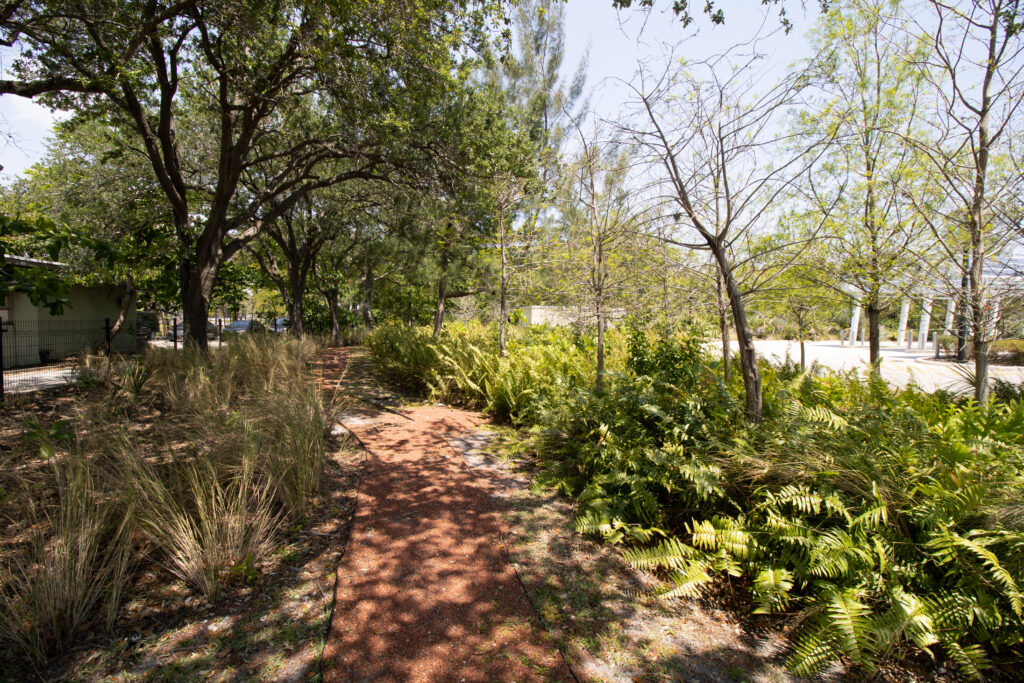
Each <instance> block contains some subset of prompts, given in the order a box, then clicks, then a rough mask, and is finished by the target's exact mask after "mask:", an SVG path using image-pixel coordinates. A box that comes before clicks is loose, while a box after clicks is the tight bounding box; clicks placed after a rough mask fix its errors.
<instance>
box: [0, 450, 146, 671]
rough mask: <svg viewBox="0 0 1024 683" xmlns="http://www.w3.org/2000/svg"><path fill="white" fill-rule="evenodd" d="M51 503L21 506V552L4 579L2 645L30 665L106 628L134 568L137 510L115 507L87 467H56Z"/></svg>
mask: <svg viewBox="0 0 1024 683" xmlns="http://www.w3.org/2000/svg"><path fill="white" fill-rule="evenodd" d="M53 475H54V477H53V483H54V485H55V489H56V500H42V501H34V500H32V499H31V498H30V499H28V500H27V501H26V505H25V507H24V508H23V512H24V513H25V523H26V525H27V526H28V528H29V529H30V530H31V531H30V532H29V533H30V538H29V540H28V542H27V544H26V547H25V548H24V549H23V551H22V552H21V553H19V554H16V555H15V556H14V558H13V560H12V561H11V562H10V563H9V565H8V566H6V567H5V568H4V572H3V574H2V579H3V584H2V589H0V640H2V641H3V642H5V643H6V644H7V645H8V646H9V647H11V648H12V649H13V650H14V651H15V652H17V653H20V654H22V655H24V656H26V657H27V658H28V659H29V660H30V661H31V662H32V664H33V665H34V666H37V667H38V666H41V665H43V664H44V663H45V662H46V660H47V658H49V657H50V656H52V655H55V654H60V653H62V652H63V651H65V650H66V649H67V647H68V646H69V645H70V644H71V643H72V642H73V641H74V640H75V639H77V638H79V637H80V636H82V635H83V634H85V633H87V632H90V631H93V630H96V629H97V628H99V630H103V629H108V628H109V627H110V626H111V625H112V623H113V620H114V617H115V615H116V614H117V609H118V607H119V606H120V603H121V598H122V597H123V595H124V591H125V588H126V585H127V581H128V576H129V570H130V567H131V562H132V557H131V550H132V548H131V535H132V530H133V527H134V524H135V512H136V510H137V508H136V506H135V505H134V502H133V500H132V497H131V495H130V494H129V495H127V496H126V497H125V498H122V499H119V500H115V499H113V498H112V497H111V496H109V495H107V492H106V491H105V490H104V488H103V485H102V480H101V477H100V476H98V474H97V472H96V471H95V468H94V467H93V466H92V465H91V464H90V463H89V462H88V461H87V460H84V459H81V458H78V457H74V456H71V455H66V456H65V457H64V458H62V459H61V460H60V461H54V462H53Z"/></svg>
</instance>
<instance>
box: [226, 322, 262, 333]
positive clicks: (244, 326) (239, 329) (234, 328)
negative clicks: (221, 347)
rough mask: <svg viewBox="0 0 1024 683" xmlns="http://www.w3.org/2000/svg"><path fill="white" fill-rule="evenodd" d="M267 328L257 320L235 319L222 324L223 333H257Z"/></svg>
mask: <svg viewBox="0 0 1024 683" xmlns="http://www.w3.org/2000/svg"><path fill="white" fill-rule="evenodd" d="M266 331H267V328H266V327H264V326H263V323H261V322H260V321H259V320H235V321H232V322H230V323H228V324H227V325H225V326H224V334H225V336H227V335H232V334H259V333H261V332H266Z"/></svg>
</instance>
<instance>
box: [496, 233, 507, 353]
mask: <svg viewBox="0 0 1024 683" xmlns="http://www.w3.org/2000/svg"><path fill="white" fill-rule="evenodd" d="M499 220H501V218H500V217H499ZM507 272H508V264H507V259H506V255H505V228H504V223H502V229H501V293H500V295H499V297H498V298H499V302H498V356H504V355H505V326H506V325H507V324H508V279H507Z"/></svg>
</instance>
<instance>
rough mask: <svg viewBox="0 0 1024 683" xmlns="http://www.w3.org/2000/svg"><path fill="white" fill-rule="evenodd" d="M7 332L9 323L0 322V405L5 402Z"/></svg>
mask: <svg viewBox="0 0 1024 683" xmlns="http://www.w3.org/2000/svg"><path fill="white" fill-rule="evenodd" d="M6 331H7V323H6V322H4V321H3V320H0V403H2V402H3V400H4V332H6Z"/></svg>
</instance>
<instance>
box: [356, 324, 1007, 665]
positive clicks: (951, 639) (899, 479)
mask: <svg viewBox="0 0 1024 683" xmlns="http://www.w3.org/2000/svg"><path fill="white" fill-rule="evenodd" d="M406 334H409V335H411V336H412V335H419V334H420V333H418V332H415V331H413V332H407V333H406ZM448 334H449V335H450V337H461V339H452V338H448V339H445V338H442V340H441V341H440V342H439V343H437V344H431V343H430V340H429V337H424V336H417V337H415V338H416V340H417V341H416V343H417V344H419V345H420V346H421V350H420V351H419V355H418V356H417V359H418V361H417V362H418V363H419V364H420V365H419V366H418V370H417V373H418V374H419V376H421V377H423V378H424V380H423V385H424V386H434V387H435V388H437V387H442V390H441V391H442V393H445V394H446V395H449V396H459V397H462V398H464V399H465V400H468V401H470V402H472V403H475V404H476V405H483V406H487V407H490V408H491V409H492V410H493V411H494V412H495V413H496V414H507V415H508V416H509V417H510V419H512V420H513V421H516V422H520V423H523V424H526V425H529V426H530V427H531V434H532V436H531V439H532V443H533V446H534V448H535V450H536V451H537V453H538V454H539V456H540V458H541V459H542V466H543V467H542V472H541V474H540V475H539V483H541V484H547V485H550V486H554V487H556V488H557V489H559V490H561V491H562V492H564V493H567V494H569V495H572V496H574V497H575V498H576V499H577V501H578V505H579V512H578V516H577V520H576V526H577V529H578V530H579V531H581V532H584V533H593V534H598V535H600V536H602V537H603V538H604V539H605V540H606V541H607V542H609V543H619V544H623V545H624V546H625V549H624V552H625V555H626V557H627V559H628V560H629V561H630V562H631V563H632V564H633V565H634V566H636V567H638V568H643V569H647V570H651V571H654V572H656V573H658V574H659V575H660V576H661V577H662V578H663V579H664V588H663V590H662V593H663V594H664V595H666V596H692V595H697V594H698V593H699V592H700V591H701V589H702V587H703V586H705V585H706V584H707V583H709V582H710V581H712V580H713V579H714V578H715V577H716V576H729V577H744V578H745V579H746V581H745V582H744V585H748V586H749V587H750V593H751V598H752V600H753V601H754V604H755V605H756V609H755V611H757V612H760V613H771V612H786V613H793V612H797V611H799V612H801V613H802V615H803V616H802V617H801V621H802V626H801V628H800V630H799V631H798V633H797V635H796V640H795V645H794V650H793V653H792V655H791V657H790V660H789V666H790V668H791V669H792V670H793V671H794V672H796V673H799V674H804V675H811V674H813V673H814V672H816V671H818V670H820V669H821V668H822V667H823V666H825V665H826V664H827V663H829V662H831V661H834V660H836V659H845V660H848V661H851V662H854V663H856V664H858V665H860V666H862V667H865V668H867V669H872V668H874V667H876V666H877V665H878V664H879V663H880V662H881V661H884V660H886V659H889V658H893V657H901V656H903V655H905V654H906V653H907V652H909V651H911V650H913V649H919V650H924V651H926V652H928V653H930V654H932V655H933V656H938V655H940V654H941V655H944V656H945V657H946V658H947V659H949V660H950V661H952V662H955V663H956V665H957V666H958V667H959V668H960V669H961V671H962V672H963V673H964V674H965V675H968V676H972V677H976V676H979V675H980V671H981V670H983V669H984V668H985V667H987V666H989V665H990V664H991V661H992V659H993V658H998V659H1002V660H1004V661H1005V660H1013V659H1019V658H1020V657H1022V656H1024V614H1022V610H1024V593H1022V589H1024V586H1022V585H1021V579H1020V577H1022V576H1024V505H1022V504H1021V503H1020V500H1021V490H1022V485H1024V479H1022V478H1024V403H1021V402H1020V401H1019V400H1012V401H1009V402H998V401H997V402H993V403H992V404H990V405H987V406H979V405H977V404H975V403H973V401H970V400H960V399H954V398H953V397H951V396H950V395H949V394H946V393H936V394H924V393H921V392H919V391H916V390H913V389H910V390H905V391H893V390H891V389H890V388H889V387H888V386H887V385H885V383H884V382H883V381H882V380H881V379H879V378H878V377H873V378H871V379H868V380H861V379H859V378H858V377H857V375H856V374H855V373H846V374H843V373H824V372H819V371H814V372H805V371H800V370H799V368H797V367H795V366H794V365H792V364H788V365H780V366H774V365H770V364H763V365H762V378H763V381H764V397H765V418H766V419H765V422H764V423H763V424H761V425H748V424H747V423H746V422H745V420H744V419H743V412H742V403H741V401H740V400H739V396H740V392H741V391H742V389H741V386H740V385H739V382H740V378H739V377H738V376H737V375H736V374H734V376H733V380H732V383H731V384H729V385H726V384H724V383H723V382H722V380H721V375H720V367H719V363H718V362H717V361H715V360H712V359H711V358H710V357H708V356H707V355H706V354H705V351H704V348H705V347H704V346H703V345H702V344H701V343H700V341H699V334H698V333H697V332H695V331H693V330H682V331H676V332H673V331H662V332H660V333H657V332H653V331H649V330H642V329H639V328H633V329H631V330H629V331H628V336H627V338H626V339H622V338H619V339H617V340H616V344H618V345H619V347H620V348H619V350H618V353H619V354H620V357H622V358H624V362H623V363H622V366H621V368H620V372H618V373H616V374H613V375H612V376H611V377H610V378H609V388H608V390H607V391H606V392H605V393H604V394H602V395H596V394H594V393H593V392H592V391H591V390H590V388H589V386H590V385H589V379H588V378H589V368H588V367H586V366H584V365H582V363H583V362H584V356H583V355H576V356H574V355H573V354H572V353H569V352H566V353H565V354H564V355H561V354H559V355H557V356H556V357H557V359H558V362H556V361H552V360H544V361H542V362H543V365H542V367H541V368H540V369H538V370H536V371H533V370H525V369H523V367H522V366H525V365H526V363H525V362H521V361H518V360H506V359H499V358H498V357H497V355H496V353H495V352H494V351H493V346H492V345H491V342H490V341H489V340H488V339H481V338H480V335H481V332H480V331H479V330H471V329H461V328H455V327H453V328H452V330H451V331H449V333H448ZM547 334H549V335H551V336H552V337H555V338H557V337H561V338H562V343H568V344H569V345H570V346H571V341H568V340H569V337H570V335H569V334H564V333H557V332H553V331H549V332H548V333H547ZM525 336H526V337H527V338H528V337H529V336H530V335H529V334H527V335H525ZM517 343H519V342H517ZM522 343H523V344H524V346H523V347H521V348H520V349H519V350H520V351H522V350H523V349H524V348H525V349H528V350H529V353H530V354H532V355H530V356H529V357H530V358H532V359H537V358H543V356H541V355H539V354H538V353H537V347H538V344H537V343H531V342H530V341H525V342H522ZM539 346H541V347H543V348H557V342H554V341H553V340H549V341H545V342H543V343H541V344H539ZM623 346H624V347H625V348H624V349H623V348H622V347H623ZM388 348H389V347H384V346H378V347H377V351H376V352H375V355H378V360H379V362H382V363H385V364H386V363H389V362H391V363H393V362H395V361H394V359H388V358H386V357H385V356H382V355H379V354H384V353H386V352H387V349H388ZM391 348H393V347H391ZM511 348H512V347H511V346H510V354H509V358H510V359H511V358H515V357H516V356H515V354H512V353H511ZM559 362H564V363H567V364H572V363H574V362H575V363H579V364H580V365H578V366H577V367H576V368H575V369H573V368H559V367H558V365H559ZM431 363H433V365H431ZM555 368H557V371H556V370H555ZM499 378H501V379H502V381H506V382H508V388H504V385H502V387H503V388H501V389H500V390H499V389H497V387H498V386H499V385H498V383H497V382H498V379H499ZM562 378H569V381H567V382H566V383H565V384H562V385H559V384H558V382H560V381H562ZM446 387H448V388H446ZM450 387H455V389H451V388H450ZM556 387H557V388H556Z"/></svg>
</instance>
